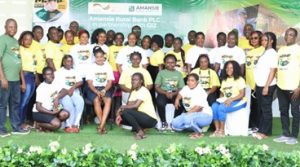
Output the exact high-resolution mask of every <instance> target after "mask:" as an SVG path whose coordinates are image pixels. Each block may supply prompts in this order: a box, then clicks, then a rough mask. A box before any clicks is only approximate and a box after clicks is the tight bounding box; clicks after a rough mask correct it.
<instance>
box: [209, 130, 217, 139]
mask: <svg viewBox="0 0 300 167" xmlns="http://www.w3.org/2000/svg"><path fill="white" fill-rule="evenodd" d="M218 134H219V131H217V130H216V131H214V133H213V134H211V135H209V137H218Z"/></svg>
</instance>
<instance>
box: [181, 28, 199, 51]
mask: <svg viewBox="0 0 300 167" xmlns="http://www.w3.org/2000/svg"><path fill="white" fill-rule="evenodd" d="M188 40H189V43H187V44H184V45H183V47H182V49H183V50H184V53H185V55H186V54H187V52H188V50H189V49H191V48H192V47H193V46H194V45H195V42H196V31H194V30H191V31H189V33H188Z"/></svg>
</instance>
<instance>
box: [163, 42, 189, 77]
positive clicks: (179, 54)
mask: <svg viewBox="0 0 300 167" xmlns="http://www.w3.org/2000/svg"><path fill="white" fill-rule="evenodd" d="M181 47H182V39H181V38H179V37H177V38H175V39H174V42H173V48H174V50H172V51H169V52H168V53H167V54H173V55H174V56H175V57H176V59H177V62H176V67H175V68H176V70H177V71H179V72H180V73H181V74H182V77H183V78H185V77H186V72H187V68H186V64H185V52H184V50H183V49H182V48H181Z"/></svg>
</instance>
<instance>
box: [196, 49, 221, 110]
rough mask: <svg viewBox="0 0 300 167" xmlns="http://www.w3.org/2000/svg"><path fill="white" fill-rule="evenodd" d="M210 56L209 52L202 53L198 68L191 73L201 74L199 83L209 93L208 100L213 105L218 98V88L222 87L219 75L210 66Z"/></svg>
mask: <svg viewBox="0 0 300 167" xmlns="http://www.w3.org/2000/svg"><path fill="white" fill-rule="evenodd" d="M209 65H210V62H209V57H208V55H207V54H201V55H200V56H199V58H198V68H195V69H194V70H192V72H191V73H194V74H197V75H198V76H199V84H200V85H201V87H202V88H203V89H204V90H205V91H206V93H207V101H208V104H209V106H211V105H212V104H213V103H214V102H215V101H216V99H217V89H218V87H220V81H219V77H218V75H217V73H216V71H215V70H213V69H211V68H210V67H209Z"/></svg>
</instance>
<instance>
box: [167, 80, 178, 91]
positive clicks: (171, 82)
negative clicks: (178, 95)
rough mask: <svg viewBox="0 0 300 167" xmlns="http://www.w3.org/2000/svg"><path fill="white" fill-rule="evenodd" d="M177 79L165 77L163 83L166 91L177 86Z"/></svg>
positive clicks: (172, 89)
mask: <svg viewBox="0 0 300 167" xmlns="http://www.w3.org/2000/svg"><path fill="white" fill-rule="evenodd" d="M177 83H178V80H177V79H176V78H167V79H165V85H166V88H167V91H174V90H176V88H177Z"/></svg>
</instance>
